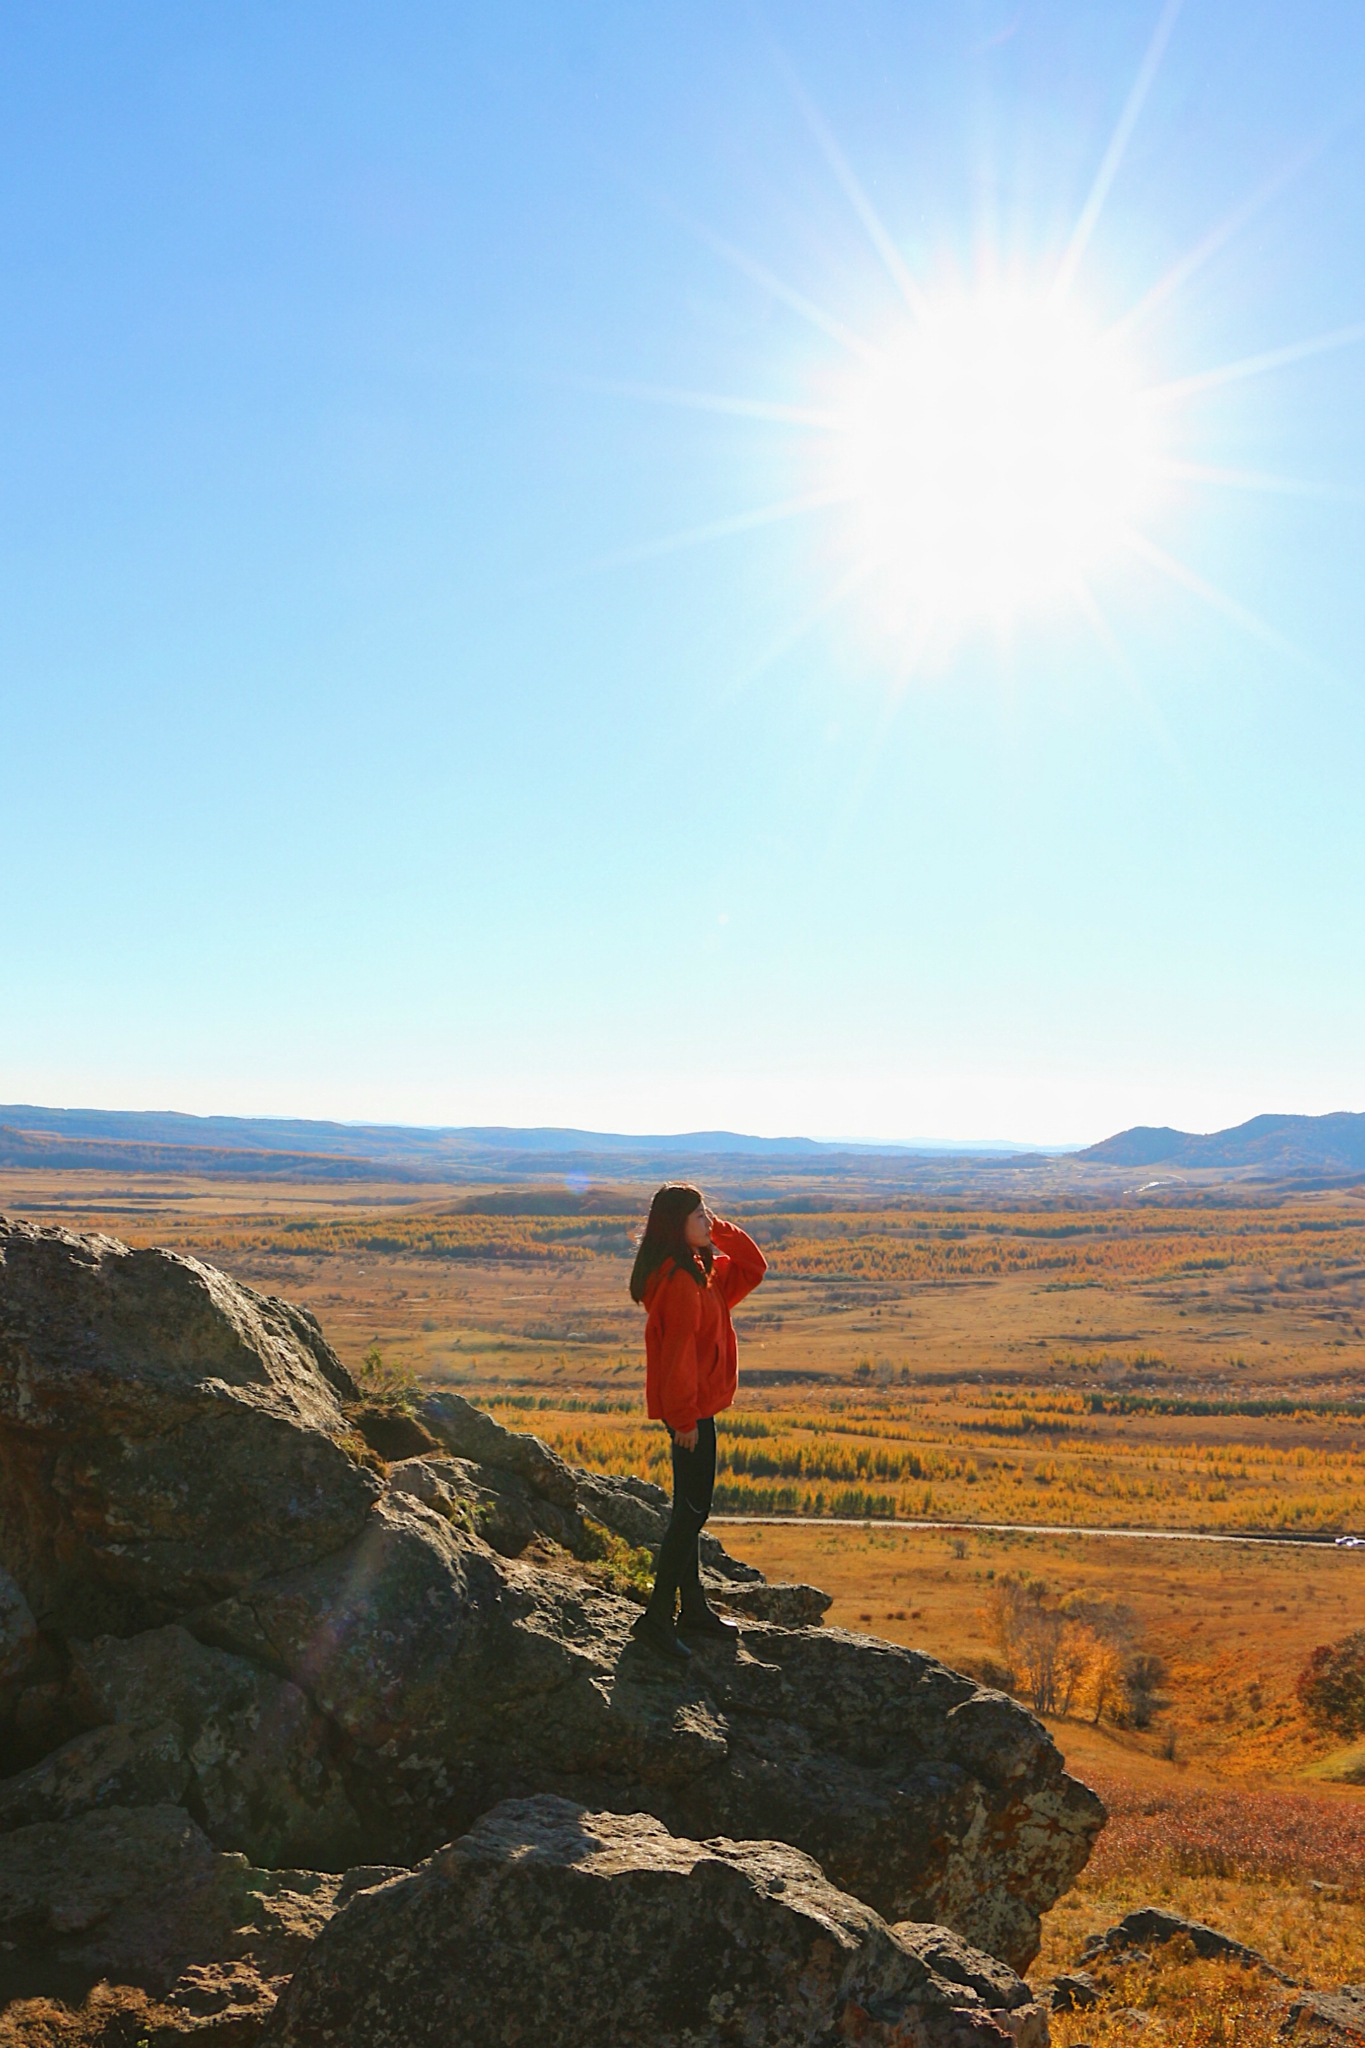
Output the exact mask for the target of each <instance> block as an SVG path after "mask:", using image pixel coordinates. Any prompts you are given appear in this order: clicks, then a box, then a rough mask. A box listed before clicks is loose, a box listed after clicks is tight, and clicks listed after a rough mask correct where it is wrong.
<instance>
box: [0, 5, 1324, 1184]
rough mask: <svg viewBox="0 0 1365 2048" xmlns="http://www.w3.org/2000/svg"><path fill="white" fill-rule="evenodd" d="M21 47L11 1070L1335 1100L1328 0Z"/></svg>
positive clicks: (1213, 1110)
mask: <svg viewBox="0 0 1365 2048" xmlns="http://www.w3.org/2000/svg"><path fill="white" fill-rule="evenodd" d="M0 36H2V38H3V103H4V118H3V121H0V241H2V245H3V280H4V282H3V290H4V307H5V310H4V316H3V319H2V320H0V586H2V593H3V598H2V602H0V691H2V692H3V721H2V722H0V748H3V764H4V777H3V790H4V854H5V869H4V882H5V887H4V924H3V938H2V939H0V1099H2V1100H8V1101H14V1100H28V1101H35V1102H45V1103H53V1104H67V1105H85V1104H97V1105H103V1106H111V1107H130V1108H136V1107H145V1108H151V1107H157V1108H178V1109H188V1110H198V1111H224V1112H236V1113H260V1114H272V1113H279V1114H302V1115H322V1116H340V1117H355V1118H382V1119H386V1120H402V1121H412V1122H430V1123H435V1122H441V1123H466V1122H490V1121H499V1122H510V1123H531V1122H554V1123H575V1124H581V1125H589V1126H594V1127H597V1128H610V1129H621V1130H641V1131H645V1130H652V1131H659V1130H674V1129H684V1128H695V1127H708V1126H716V1125H726V1126H730V1127H732V1128H738V1129H744V1130H752V1131H758V1132H765V1133H778V1132H798V1131H799V1132H803V1133H807V1134H810V1135H813V1136H828V1135H850V1136H862V1137H872V1138H883V1139H909V1138H915V1137H925V1138H936V1139H947V1138H1014V1139H1019V1140H1024V1141H1044V1142H1046V1141H1052V1142H1059V1143H1061V1142H1068V1141H1080V1142H1084V1141H1085V1140H1087V1139H1092V1138H1098V1137H1100V1136H1102V1135H1104V1134H1106V1133H1107V1132H1109V1131H1111V1130H1114V1129H1116V1128H1119V1127H1120V1126H1123V1125H1126V1124H1130V1123H1134V1122H1154V1123H1167V1122H1169V1123H1175V1124H1179V1125H1182V1126H1184V1127H1186V1128H1193V1129H1210V1128H1214V1127H1217V1126H1220V1125H1223V1124H1227V1123H1230V1122H1234V1121H1237V1120H1240V1119H1241V1118H1243V1117H1245V1116H1249V1115H1252V1114H1254V1113H1256V1112H1259V1111H1262V1110H1297V1111H1307V1112H1317V1111H1325V1110H1331V1109H1362V1108H1365V929H1363V927H1365V801H1363V800H1362V798H1363V793H1365V687H1363V677H1362V653H1363V652H1365V548H1363V543H1365V402H1363V401H1365V342H1363V341H1362V336H1365V327H1362V326H1361V325H1360V323H1362V322H1365V125H1363V124H1362V105H1363V103H1365V10H1363V9H1362V8H1361V7H1360V6H1359V5H1358V4H1355V0H1293V4H1290V0H1274V4H1268V0H1235V4H1234V0H1186V4H1185V5H1184V6H1183V8H1180V7H1178V6H1176V5H1173V4H1168V5H1166V6H1165V9H1164V12H1163V11H1162V7H1161V5H1160V4H1159V0H1157V4H1152V0H1142V4H1129V0H1105V4H1104V5H1096V4H1094V0H932V4H930V0H847V4H843V5H840V6H837V7H831V6H829V5H828V4H826V0H769V4H768V5H767V6H766V7H762V6H748V5H743V4H739V0H686V4H673V0H647V4H645V0H634V4H631V5H624V4H610V0H595V4H592V5H582V4H576V0H543V4H538V5H536V4H526V0H497V4H491V0H490V4H484V5H464V4H455V5H451V4H449V0H444V4H440V5H437V4H430V5H425V4H415V0H384V5H382V6H380V5H352V4H345V0H328V4H327V5H325V6H324V5H322V4H320V0H315V4H309V0H270V4H265V0H231V4H227V0H196V4H195V5H194V6H192V7H187V6H185V5H184V4H183V0H139V4H138V5H137V6H133V7H110V6H108V5H104V4H101V5H94V4H90V0H68V4H65V5H63V6H61V7H51V6H40V5H37V4H28V0H16V4H11V5H10V6H9V7H7V8H6V9H5V10H4V16H3V23H2V24H0ZM1130 315H1131V316H1133V317H1129V316H1130ZM1303 343H1313V344H1319V343H1321V344H1322V345H1321V346H1314V347H1313V348H1311V349H1309V350H1306V351H1305V350H1300V349H1299V348H1298V345H1299V344H1303ZM1263 358H1269V360H1268V361H1267V360H1262V359H1263ZM1230 365H1231V366H1240V367H1239V368H1238V369H1237V372H1236V374H1231V375H1224V374H1218V375H1214V374H1211V373H1222V372H1224V371H1225V370H1226V369H1227V367H1228V366H1230Z"/></svg>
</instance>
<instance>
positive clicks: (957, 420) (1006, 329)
mask: <svg viewBox="0 0 1365 2048" xmlns="http://www.w3.org/2000/svg"><path fill="white" fill-rule="evenodd" d="M841 411H842V412H843V414H844V418H845V421H846V433H845V434H844V436H843V437H841V438H842V448H841V451H840V454H839V456H838V457H837V458H836V459H837V461H838V465H839V468H840V471H841V477H840V483H841V486H842V489H843V491H844V493H846V495H847V497H848V499H849V500H850V501H851V503H852V504H853V505H854V506H855V508H856V509H857V515H858V517H859V519H860V521H861V523H862V524H863V526H864V528H865V545H866V550H867V552H868V555H869V557H870V558H871V559H872V560H873V561H874V562H875V565H876V567H877V569H878V571H879V572H880V573H881V575H882V576H883V577H884V578H885V579H886V580H887V583H888V587H889V590H890V593H891V594H892V596H893V598H894V599H895V601H896V603H897V606H898V608H905V609H908V610H911V611H913V612H914V613H916V614H917V615H918V616H919V617H920V618H921V620H922V621H923V622H924V624H926V625H929V626H933V627H936V628H938V629H940V630H944V629H946V630H948V631H950V632H952V633H954V634H955V633H956V632H958V631H961V630H964V629H967V628H969V627H970V626H971V625H972V624H974V623H991V624H1002V623H1007V622H1008V621H1010V620H1012V619H1013V618H1015V617H1016V616H1017V615H1018V614H1020V613H1022V612H1026V611H1032V610H1038V609H1042V608H1047V607H1050V606H1052V605H1054V604H1056V603H1058V602H1059V601H1065V600H1068V599H1074V597H1075V596H1076V594H1077V590H1078V587H1079V586H1081V585H1082V584H1083V582H1084V579H1085V578H1086V577H1087V576H1088V575H1089V574H1090V573H1091V572H1093V571H1094V570H1095V569H1096V568H1097V567H1098V566H1099V565H1100V564H1101V563H1102V562H1103V561H1104V560H1105V558H1106V557H1109V556H1113V555H1115V554H1117V553H1118V552H1119V551H1120V550H1121V549H1122V548H1123V546H1124V542H1125V535H1127V534H1128V533H1130V532H1131V530H1132V527H1133V523H1134V521H1135V520H1138V519H1140V518H1141V517H1142V515H1143V514H1144V513H1145V512H1146V511H1147V510H1148V509H1149V507H1150V504H1151V501H1152V498H1153V494H1154V492H1155V489H1156V485H1157V481H1158V476H1159V462H1160V453H1159V449H1158V447H1157V445H1156V434H1155V423H1154V418H1153V414H1152V411H1151V408H1150V407H1149V406H1148V405H1147V404H1146V403H1144V400H1143V397H1142V393H1141V387H1140V382H1139V379H1138V378H1137V376H1136V375H1135V373H1134V369H1133V366H1132V365H1131V363H1130V362H1129V361H1128V360H1127V359H1126V357H1125V355H1124V353H1123V351H1122V349H1121V348H1120V347H1119V346H1118V345H1116V344H1115V343H1112V342H1110V341H1108V340H1106V338H1105V336H1104V335H1103V333H1101V332H1099V331H1097V330H1096V329H1093V328H1091V327H1089V326H1088V325H1087V323H1086V321H1085V320H1084V318H1083V316H1082V315H1081V314H1080V313H1078V312H1077V310H1076V309H1075V308H1074V307H1073V306H1072V305H1070V304H1066V303H1063V304H1058V303H1056V302H1055V301H1053V300H1052V299H1050V298H1049V297H1048V296H1047V295H1046V294H1045V293H1042V292H1040V293H1038V294H1036V295H1028V294H1025V293H1020V292H1009V293H1006V292H994V291H981V292H978V293H974V294H971V295H967V294H963V295H961V296H954V297H944V298H940V299H936V300H930V301H928V302H926V303H924V305H923V306H922V308H921V310H920V314H919V317H918V319H917V320H916V322H915V324H914V326H913V327H912V328H909V329H908V330H907V331H906V332H905V334H904V335H903V336H902V337H901V338H899V339H898V340H897V341H895V342H894V343H892V344H891V345H890V346H888V347H885V348H883V349H881V350H878V351H876V352H875V360H874V361H873V362H872V363H871V364H869V365H868V367H867V368H866V370H865V371H864V372H863V373H862V375H861V376H860V377H859V379H858V380H857V382H856V383H855V384H854V385H853V386H852V388H851V389H850V390H849V392H848V395H847V398H846V401H845V404H844V406H843V407H841Z"/></svg>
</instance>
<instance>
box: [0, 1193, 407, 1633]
mask: <svg viewBox="0 0 1365 2048" xmlns="http://www.w3.org/2000/svg"><path fill="white" fill-rule="evenodd" d="M348 1389H349V1390H350V1391H351V1392H352V1393H353V1392H354V1388H352V1387H351V1386H350V1382H349V1379H348V1376H347V1374H346V1373H345V1371H344V1369H343V1367H342V1366H341V1364H340V1363H339V1361H338V1360H337V1359H336V1358H335V1356H334V1355H333V1354H332V1352H331V1351H329V1349H328V1347H327V1345H326V1344H325V1343H324V1342H323V1339H322V1336H321V1333H320V1332H319V1330H318V1328H317V1325H316V1324H315V1323H314V1322H313V1320H312V1318H311V1317H310V1316H308V1315H306V1314H305V1313H304V1311H303V1310H301V1309H296V1308H293V1307H291V1306H290V1305H289V1304H287V1303H285V1302H281V1301H275V1300H272V1299H269V1298H267V1297H266V1296H264V1295H260V1294H256V1293H253V1292H252V1290H251V1289H249V1288H245V1287H239V1286H238V1285H237V1284H236V1282H235V1281H232V1280H229V1279H228V1277H227V1276H226V1274H223V1273H218V1272H215V1271H214V1270H213V1268H212V1267H209V1266H203V1265H200V1264H199V1262H198V1261H197V1260H195V1259H186V1258H180V1257H177V1256H175V1255H173V1254H171V1253H169V1252H161V1251H130V1250H129V1249H128V1248H127V1246H126V1245H121V1244H118V1243H116V1242H115V1241H114V1239H112V1238H107V1237H76V1236H73V1235H72V1234H71V1233H70V1232H69V1231H64V1230H50V1229H39V1228H36V1227H35V1226H33V1225H30V1224H25V1223H4V1224H0V1562H3V1564H4V1567H5V1569H6V1570H7V1571H8V1572H9V1573H10V1574H11V1576H12V1577H13V1578H14V1579H15V1580H17V1582H18V1584H19V1585H20V1586H21V1587H22V1588H23V1591H24V1594H25V1596H26V1598H27V1601H28V1604H29V1607H30V1608H31V1609H32V1611H33V1614H34V1616H35V1618H36V1620H37V1621H38V1623H39V1624H40V1625H41V1626H42V1627H44V1628H49V1629H54V1630H58V1631H60V1632H61V1633H62V1634H66V1635H94V1634H98V1633H101V1632H104V1631H109V1630H112V1631H114V1632H116V1633H119V1634H125V1633H130V1632H131V1631H132V1630H133V1629H135V1628H139V1627H144V1628H145V1627H147V1626H149V1625H152V1624H155V1623H157V1622H163V1621H171V1620H176V1619H179V1618H180V1617H181V1616H182V1615H184V1614H186V1613H188V1612H190V1611H192V1610H193V1609H194V1608H195V1607H197V1606H200V1605H201V1604H202V1603H203V1602H204V1601H205V1600H213V1599H216V1598H221V1596H222V1595H223V1594H225V1593H228V1592H230V1591H233V1590H235V1589H237V1588H239V1587H242V1586H246V1585H251V1584H253V1583H254V1582H255V1581H256V1580H258V1579H260V1578H262V1577H265V1576H267V1575H269V1574H271V1573H275V1572H278V1571H280V1570H281V1569H286V1568H288V1567H289V1566H291V1565H299V1564H306V1563H308V1562H310V1561H311V1560H313V1559H315V1558H319V1557H323V1556H325V1555H327V1554H328V1553H329V1552H331V1551H334V1550H336V1549H337V1547H338V1546H339V1545H340V1544H343V1543H345V1542H347V1541H348V1540H349V1539H350V1538H352V1537H353V1536H355V1535H356V1534H357V1532H358V1531H359V1530H360V1528H361V1527H362V1526H363V1525H364V1522H365V1518H366V1515H367V1514H368V1512H369V1509H370V1506H371V1503H372V1502H373V1500H374V1498H375V1496H376V1494H377V1493H378V1492H379V1490H380V1486H379V1481H378V1479H377V1478H376V1477H375V1475H374V1474H373V1473H372V1472H368V1471H366V1470H365V1469H364V1468H363V1467H362V1466H360V1465H358V1464H357V1463H356V1462H355V1461H354V1459H353V1458H351V1457H350V1456H348V1454H347V1451H346V1449H345V1447H344V1445H343V1443H342V1441H341V1440H342V1438H343V1437H344V1436H345V1434H346V1424H345V1420H344V1418H343V1416H342V1413H341V1408H340V1397H341V1396H342V1395H344V1394H345V1393H346V1392H347V1390H348Z"/></svg>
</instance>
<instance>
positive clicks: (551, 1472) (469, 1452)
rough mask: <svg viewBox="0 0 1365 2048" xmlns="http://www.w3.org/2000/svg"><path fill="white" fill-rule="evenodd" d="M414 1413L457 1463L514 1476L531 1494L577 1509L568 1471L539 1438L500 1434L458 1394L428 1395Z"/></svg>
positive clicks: (506, 1431)
mask: <svg viewBox="0 0 1365 2048" xmlns="http://www.w3.org/2000/svg"><path fill="white" fill-rule="evenodd" d="M417 1414H418V1417H419V1419H420V1420H421V1421H422V1422H424V1423H425V1424H426V1426H427V1428H428V1429H429V1430H430V1431H431V1433H432V1435H433V1436H434V1437H435V1438H436V1439H437V1441H438V1442H440V1443H442V1444H444V1445H445V1447H446V1449H447V1450H448V1451H453V1452H454V1454H455V1456H456V1457H457V1458H470V1459H472V1460H473V1461H474V1463H475V1464H478V1465H487V1466H490V1467H491V1468H492V1469H493V1470H495V1471H503V1472H514V1473H515V1474H516V1475H517V1477H518V1478H519V1479H523V1480H525V1482H526V1484H527V1485H528V1486H529V1487H530V1489H531V1491H532V1492H533V1493H537V1494H540V1495H541V1496H542V1497H543V1498H544V1499H545V1500H548V1501H551V1502H553V1504H554V1505H555V1506H556V1507H559V1508H564V1509H567V1510H568V1511H570V1512H572V1511H573V1509H574V1508H576V1507H577V1505H578V1486H577V1483H576V1481H575V1479H574V1474H573V1469H572V1467H571V1466H569V1465H566V1464H565V1463H564V1460H563V1459H562V1458H561V1457H559V1456H557V1455H556V1453H555V1452H554V1451H552V1450H551V1449H550V1448H549V1446H548V1445H547V1444H543V1443H542V1442H541V1440H540V1438H539V1437H538V1436H525V1435H523V1434H522V1433H521V1432H520V1431H519V1430H513V1429H504V1427H503V1425H502V1424H501V1423H500V1422H496V1421H495V1420H494V1419H493V1417H492V1416H491V1415H485V1413H484V1412H483V1410H482V1409H481V1408H476V1407H475V1406H474V1405H473V1403H472V1402H471V1401H466V1400H465V1398H464V1396H463V1395H462V1394H452V1393H448V1392H446V1393H438V1394H428V1395H427V1396H426V1398H425V1399H424V1400H422V1401H420V1402H419V1403H418V1406H417Z"/></svg>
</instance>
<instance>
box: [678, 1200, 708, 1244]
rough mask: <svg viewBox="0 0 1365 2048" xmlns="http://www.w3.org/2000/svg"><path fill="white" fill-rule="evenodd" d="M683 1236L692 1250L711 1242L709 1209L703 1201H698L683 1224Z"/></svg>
mask: <svg viewBox="0 0 1365 2048" xmlns="http://www.w3.org/2000/svg"><path fill="white" fill-rule="evenodd" d="M683 1236H684V1238H685V1239H686V1240H687V1242H688V1244H690V1245H691V1247H692V1249H693V1251H694V1252H696V1251H700V1250H701V1248H702V1246H703V1245H704V1244H710V1242H711V1211H710V1210H709V1209H708V1208H707V1206H706V1204H705V1202H698V1204H697V1206H696V1208H695V1209H694V1210H693V1211H692V1213H691V1215H690V1216H689V1217H688V1219H687V1221H686V1223H684V1225H683Z"/></svg>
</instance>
